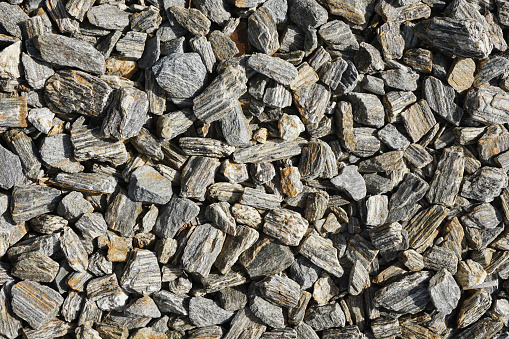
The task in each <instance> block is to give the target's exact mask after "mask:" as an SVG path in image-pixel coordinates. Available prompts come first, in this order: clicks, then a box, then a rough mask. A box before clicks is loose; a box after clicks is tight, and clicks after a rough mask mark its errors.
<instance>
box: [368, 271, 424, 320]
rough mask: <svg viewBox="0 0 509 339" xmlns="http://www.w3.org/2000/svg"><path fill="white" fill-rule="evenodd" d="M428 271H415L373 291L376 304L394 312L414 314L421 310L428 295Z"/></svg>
mask: <svg viewBox="0 0 509 339" xmlns="http://www.w3.org/2000/svg"><path fill="white" fill-rule="evenodd" d="M430 278H431V274H430V272H426V271H422V272H416V273H413V274H411V275H408V276H406V277H404V278H403V279H401V280H399V281H396V282H393V283H392V284H389V285H387V286H385V287H383V288H381V289H380V290H378V291H377V292H376V293H375V299H374V302H375V304H376V305H379V306H382V307H385V308H387V309H390V310H392V311H395V312H402V313H410V314H415V313H417V312H420V311H422V310H423V309H424V308H425V307H426V305H427V304H428V302H429V301H430V296H429V294H428V291H427V289H426V286H427V281H428V280H429V279H430Z"/></svg>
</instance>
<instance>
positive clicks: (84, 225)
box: [75, 213, 108, 239]
mask: <svg viewBox="0 0 509 339" xmlns="http://www.w3.org/2000/svg"><path fill="white" fill-rule="evenodd" d="M75 226H76V228H78V229H79V230H80V231H81V233H82V234H83V235H84V236H85V237H88V238H90V239H94V238H97V237H99V236H101V235H103V234H104V233H106V229H107V228H108V225H107V224H106V221H105V220H104V217H103V216H102V214H100V213H85V214H84V215H83V216H81V218H79V220H78V221H76V223H75Z"/></svg>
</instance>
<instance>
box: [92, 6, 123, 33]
mask: <svg viewBox="0 0 509 339" xmlns="http://www.w3.org/2000/svg"><path fill="white" fill-rule="evenodd" d="M87 18H88V21H90V23H91V24H92V25H95V26H97V27H101V28H105V29H109V30H117V29H120V30H122V29H124V27H126V26H128V25H129V13H127V12H126V11H123V10H121V9H120V8H119V7H118V6H115V5H110V4H102V5H99V6H94V7H92V8H90V10H88V11H87Z"/></svg>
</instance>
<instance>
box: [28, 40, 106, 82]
mask: <svg viewBox="0 0 509 339" xmlns="http://www.w3.org/2000/svg"><path fill="white" fill-rule="evenodd" d="M35 46H36V47H37V48H38V49H39V51H40V52H41V57H42V59H43V60H44V61H47V62H49V63H51V64H55V65H58V66H68V67H75V68H78V69H81V70H83V71H85V72H90V73H94V74H103V73H104V72H105V70H106V66H105V61H104V56H103V55H102V54H101V53H100V52H99V51H98V50H96V49H95V48H94V47H93V46H92V45H90V44H89V43H87V42H84V41H82V40H78V39H73V38H68V37H66V36H63V35H58V34H44V35H41V36H38V37H37V38H35Z"/></svg>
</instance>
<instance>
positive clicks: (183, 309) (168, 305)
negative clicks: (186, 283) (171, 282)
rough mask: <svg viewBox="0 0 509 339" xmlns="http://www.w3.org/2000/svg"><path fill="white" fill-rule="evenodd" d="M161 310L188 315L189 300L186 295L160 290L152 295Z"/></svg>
mask: <svg viewBox="0 0 509 339" xmlns="http://www.w3.org/2000/svg"><path fill="white" fill-rule="evenodd" d="M152 297H153V298H154V302H155V303H156V305H157V307H159V310H160V311H161V312H170V313H175V314H180V315H187V314H188V312H187V309H188V306H187V305H188V300H187V298H186V295H178V294H175V293H172V292H169V291H165V290H162V291H159V292H156V293H154V294H153V295H152Z"/></svg>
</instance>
